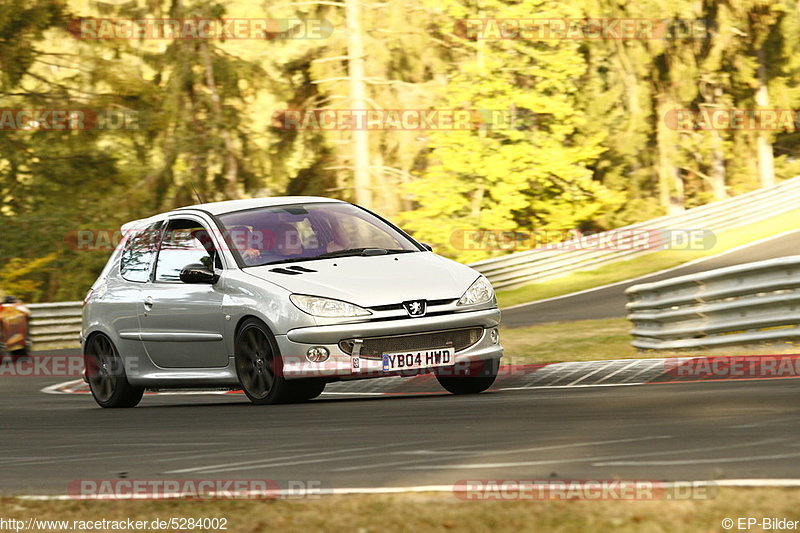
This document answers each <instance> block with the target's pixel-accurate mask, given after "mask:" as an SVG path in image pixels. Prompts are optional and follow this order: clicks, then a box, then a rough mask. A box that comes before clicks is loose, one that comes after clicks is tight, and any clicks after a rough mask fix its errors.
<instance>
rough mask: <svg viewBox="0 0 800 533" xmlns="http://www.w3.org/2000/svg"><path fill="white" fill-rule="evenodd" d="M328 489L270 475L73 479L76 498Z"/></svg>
mask: <svg viewBox="0 0 800 533" xmlns="http://www.w3.org/2000/svg"><path fill="white" fill-rule="evenodd" d="M326 491H327V492H330V489H326V488H323V483H322V481H320V480H289V481H287V482H284V483H281V482H278V481H276V480H273V479H75V480H73V481H71V482H70V483H69V485H67V495H68V496H69V497H71V498H74V499H76V500H162V499H183V500H274V499H279V498H281V499H288V498H319V497H322V495H323V494H324V493H325V492H326Z"/></svg>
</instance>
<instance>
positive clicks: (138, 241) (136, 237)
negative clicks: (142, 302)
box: [119, 221, 162, 283]
mask: <svg viewBox="0 0 800 533" xmlns="http://www.w3.org/2000/svg"><path fill="white" fill-rule="evenodd" d="M161 224H162V223H161V221H159V222H156V223H154V224H151V225H149V226H147V227H146V228H144V229H140V230H137V231H135V232H134V233H133V234H132V235H131V236H130V237H129V238H128V241H127V242H126V243H125V248H124V249H123V250H122V257H121V258H120V262H119V273H120V275H121V276H122V277H123V278H125V279H126V280H128V281H137V282H140V283H144V282H146V281H149V280H150V270H151V268H152V266H153V256H154V255H155V253H156V249H157V244H158V235H159V230H160V229H161Z"/></svg>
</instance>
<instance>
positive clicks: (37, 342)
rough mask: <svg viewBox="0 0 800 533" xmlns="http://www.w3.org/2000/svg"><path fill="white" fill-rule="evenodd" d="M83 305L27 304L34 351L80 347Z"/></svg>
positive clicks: (67, 303) (62, 303)
mask: <svg viewBox="0 0 800 533" xmlns="http://www.w3.org/2000/svg"><path fill="white" fill-rule="evenodd" d="M81 303H82V302H57V303H44V304H27V306H28V307H29V308H30V310H31V341H32V342H33V346H34V349H35V350H41V349H47V348H53V347H64V348H66V347H73V346H78V344H79V336H80V333H81Z"/></svg>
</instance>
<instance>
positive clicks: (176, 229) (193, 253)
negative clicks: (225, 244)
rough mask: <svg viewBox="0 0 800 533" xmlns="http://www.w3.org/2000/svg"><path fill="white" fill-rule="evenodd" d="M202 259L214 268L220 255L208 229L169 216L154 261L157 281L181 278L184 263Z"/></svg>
mask: <svg viewBox="0 0 800 533" xmlns="http://www.w3.org/2000/svg"><path fill="white" fill-rule="evenodd" d="M192 263H201V264H203V265H205V266H206V267H208V268H210V269H211V270H214V268H215V267H216V268H219V267H220V259H219V256H218V254H217V252H216V249H215V248H214V243H213V241H212V240H211V236H210V235H209V233H208V230H206V228H204V227H203V226H202V224H200V223H199V222H196V221H194V220H188V219H177V220H171V221H170V222H169V225H168V226H167V229H166V231H165V232H164V237H163V238H162V239H161V248H160V250H159V252H158V260H157V261H156V278H155V279H156V281H167V282H176V281H180V280H181V278H180V276H181V270H183V268H184V267H185V266H186V265H190V264H192Z"/></svg>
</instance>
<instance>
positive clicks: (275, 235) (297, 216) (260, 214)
mask: <svg viewBox="0 0 800 533" xmlns="http://www.w3.org/2000/svg"><path fill="white" fill-rule="evenodd" d="M219 219H220V221H221V222H222V224H223V225H224V231H225V232H226V233H227V234H228V237H229V239H230V241H231V243H232V245H233V248H234V251H235V252H236V253H238V254H239V256H240V257H241V259H242V261H243V262H244V264H245V265H248V266H251V265H253V266H254V265H267V264H270V263H279V262H280V263H285V262H291V261H308V260H311V259H315V258H324V257H338V256H345V255H359V254H361V253H362V252H363V250H365V249H370V248H372V249H380V250H385V253H401V252H417V251H420V248H419V247H418V246H417V245H416V244H415V243H414V242H413V241H411V240H409V238H408V237H406V236H405V235H403V234H402V233H400V232H398V231H397V230H395V229H394V228H393V227H392V226H390V225H389V224H386V223H385V222H383V221H382V220H381V219H379V218H378V217H376V216H374V215H373V214H371V213H370V212H369V211H365V210H364V209H360V208H358V207H356V206H354V205H351V204H345V203H318V204H302V205H300V204H298V205H290V206H276V207H263V208H259V209H250V210H246V211H237V212H233V213H227V214H224V215H221V216H220V217H219Z"/></svg>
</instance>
